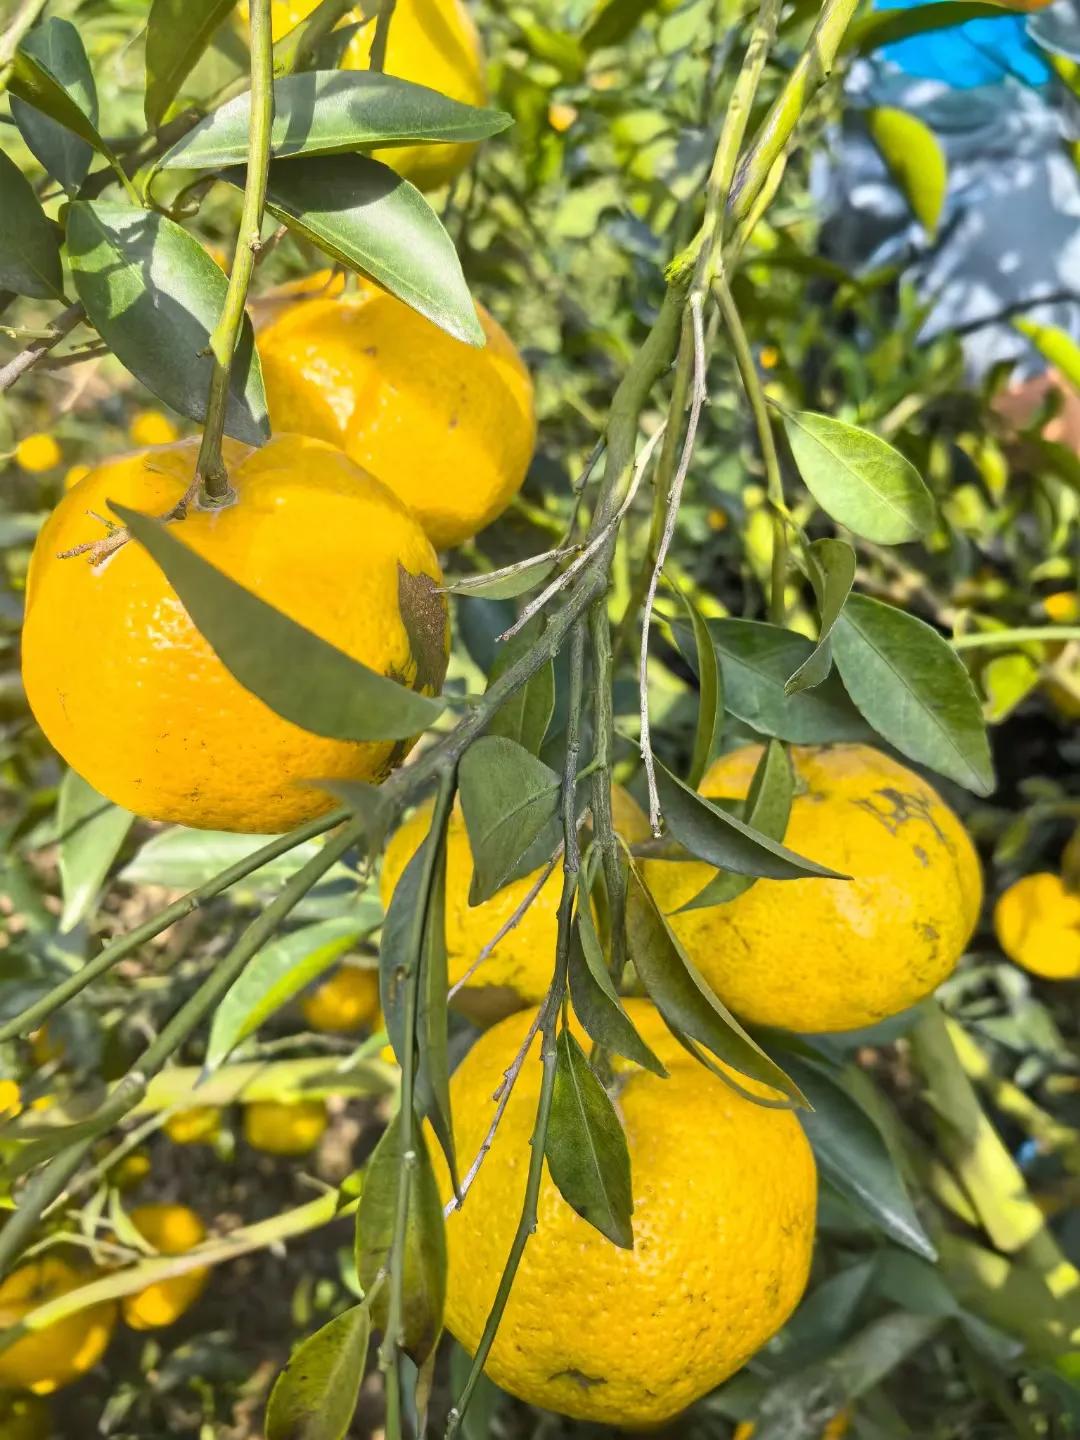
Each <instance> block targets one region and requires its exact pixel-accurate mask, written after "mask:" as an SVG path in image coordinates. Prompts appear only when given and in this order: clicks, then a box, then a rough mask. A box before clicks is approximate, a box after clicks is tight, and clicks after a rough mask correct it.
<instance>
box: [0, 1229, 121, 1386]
mask: <svg viewBox="0 0 1080 1440" xmlns="http://www.w3.org/2000/svg"><path fill="white" fill-rule="evenodd" d="M92 1279H93V1275H92V1274H91V1273H90V1272H88V1271H85V1270H78V1269H76V1268H75V1266H74V1265H69V1264H68V1262H67V1261H66V1260H61V1259H60V1258H59V1257H57V1256H54V1255H42V1256H41V1257H40V1258H39V1259H37V1260H32V1261H31V1262H30V1263H29V1264H28V1265H20V1266H19V1268H18V1269H17V1270H13V1271H12V1272H11V1274H10V1275H9V1276H8V1277H7V1279H6V1280H5V1281H4V1282H3V1283H2V1284H0V1331H2V1330H4V1329H6V1328H7V1327H8V1326H9V1325H15V1324H16V1323H17V1322H18V1321H20V1320H21V1319H22V1318H23V1317H24V1316H25V1315H27V1314H29V1312H30V1311H31V1310H36V1309H37V1308H38V1306H40V1305H44V1304H45V1303H46V1302H47V1301H49V1300H55V1299H56V1298H57V1297H58V1296H60V1295H66V1294H67V1293H68V1291H69V1290H77V1289H78V1288H79V1286H80V1285H84V1284H87V1283H88V1282H89V1281H90V1280H92ZM115 1324H116V1306H115V1305H114V1304H113V1303H112V1301H104V1302H103V1303H101V1304H99V1305H90V1306H88V1307H87V1308H86V1309H85V1310H78V1311H76V1312H75V1314H73V1315H68V1316H67V1317H66V1318H65V1319H63V1320H57V1321H56V1323H55V1324H53V1325H50V1326H48V1327H47V1329H44V1330H35V1331H32V1332H31V1333H30V1334H28V1335H24V1336H23V1338H22V1339H21V1340H16V1341H15V1343H14V1345H10V1346H9V1347H8V1348H7V1349H6V1350H4V1351H0V1386H3V1387H6V1388H8V1389H12V1390H30V1391H32V1392H33V1393H34V1394H35V1395H49V1394H51V1393H52V1391H54V1390H59V1389H60V1388H61V1386H63V1385H70V1384H71V1382H72V1381H73V1380H77V1379H78V1378H79V1376H80V1375H85V1374H86V1372H87V1371H88V1370H91V1369H93V1367H94V1366H95V1365H96V1364H97V1362H98V1361H99V1360H100V1359H101V1357H102V1355H103V1354H104V1353H105V1347H106V1346H107V1345H108V1343H109V1339H110V1337H111V1335H112V1332H113V1327H114V1326H115Z"/></svg>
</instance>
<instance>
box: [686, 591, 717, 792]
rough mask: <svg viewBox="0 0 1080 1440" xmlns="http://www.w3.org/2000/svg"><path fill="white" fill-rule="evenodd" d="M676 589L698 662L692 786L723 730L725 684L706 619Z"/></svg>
mask: <svg viewBox="0 0 1080 1440" xmlns="http://www.w3.org/2000/svg"><path fill="white" fill-rule="evenodd" d="M675 589H676V593H677V594H678V596H679V599H680V600H681V601H682V605H683V609H684V610H685V611H686V613H687V615H688V617H689V619H690V626H691V628H692V630H693V632H694V653H695V657H696V662H697V663H696V665H695V669H696V670H697V677H698V713H697V725H696V726H695V728H694V749H693V754H692V755H691V758H690V770H689V773H688V776H687V778H688V779H689V781H690V784H691V785H695V786H696V785H698V784H699V783H700V781H701V777H702V776H703V775H704V774H705V771H706V770H707V769H708V765H709V761H710V760H711V759H712V757H713V754H714V752H715V750H716V746H717V743H718V742H719V739H720V734H721V731H722V730H723V728H724V682H723V674H722V672H721V669H720V664H719V661H718V660H717V658H716V650H715V649H714V648H713V643H712V637H711V636H710V634H709V627H708V625H707V624H706V623H705V617H704V616H703V615H702V613H701V611H700V610H699V609H698V607H697V606H696V605H695V604H694V601H693V599H692V598H691V597H690V595H689V594H687V592H686V591H684V590H683V588H682V587H681V586H676V587H675Z"/></svg>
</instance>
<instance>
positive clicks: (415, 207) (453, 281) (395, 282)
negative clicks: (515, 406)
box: [222, 155, 484, 345]
mask: <svg viewBox="0 0 1080 1440" xmlns="http://www.w3.org/2000/svg"><path fill="white" fill-rule="evenodd" d="M222 173H223V176H224V178H225V179H226V180H228V181H229V182H230V183H231V184H233V185H236V186H237V187H240V188H242V187H243V184H244V174H245V171H244V170H243V169H242V168H239V169H229V170H225V171H223V172H222ZM266 207H267V209H268V210H269V211H270V213H271V214H272V215H273V216H274V217H275V219H277V220H280V221H282V223H283V224H286V225H288V226H289V228H290V229H291V230H295V231H296V233H297V234H298V235H302V236H303V237H304V239H306V240H310V241H311V242H312V244H313V245H317V246H318V247H319V249H320V250H322V251H323V252H324V254H326V255H329V256H330V258H331V259H332V260H335V261H337V263H338V264H340V265H345V266H347V267H348V269H350V270H358V271H359V272H360V273H361V274H362V275H370V276H371V278H372V279H373V280H377V281H378V283H379V284H380V285H382V286H383V287H384V288H385V289H387V290H389V291H390V293H391V294H392V295H396V296H397V297H398V299H399V300H404V302H405V303H406V305H411V306H412V308H413V309H414V310H416V311H419V313H420V314H421V315H425V316H426V317H427V318H428V319H429V320H431V321H432V322H433V323H434V324H435V325H438V326H439V327H440V329H442V330H445V331H446V332H447V334H449V335H453V336H454V337H455V338H456V339H458V340H464V341H466V342H467V343H468V344H470V345H483V344H484V332H483V330H482V329H481V327H480V321H479V320H478V319H477V316H476V306H475V305H474V304H473V300H472V296H471V295H470V294H469V287H468V286H467V285H466V283H465V277H464V275H463V274H462V273H461V262H460V261H459V260H458V257H457V251H456V250H455V249H454V244H453V241H452V240H451V239H450V237H449V235H447V233H446V231H445V230H444V229H443V227H442V222H441V221H440V220H439V217H438V216H437V215H436V214H435V211H434V210H432V208H431V206H430V205H429V204H428V203H427V201H426V200H425V199H424V197H423V195H421V194H420V191H419V190H417V189H416V187H415V186H414V185H410V184H409V182H408V181H407V180H402V178H401V177H400V175H396V174H395V173H394V171H393V170H391V169H390V168H389V167H388V166H386V165H382V164H380V163H379V161H378V160H372V159H369V157H368V156H366V155H322V156H316V157H315V158H314V159H311V160H306V161H305V162H304V164H303V165H290V164H289V163H288V161H287V160H275V161H273V162H272V163H271V166H270V186H269V191H268V194H267V201H266Z"/></svg>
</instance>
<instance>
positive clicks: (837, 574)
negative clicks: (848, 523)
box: [784, 539, 856, 695]
mask: <svg viewBox="0 0 1080 1440" xmlns="http://www.w3.org/2000/svg"><path fill="white" fill-rule="evenodd" d="M855 564H856V561H855V551H854V550H853V549H852V548H851V546H850V545H849V544H848V543H847V541H846V540H828V539H825V540H815V541H813V543H812V544H810V545H808V546H807V547H806V568H807V572H808V574H809V576H810V583H811V585H813V587H814V594H815V595H816V596H817V602H818V611H819V614H820V616H821V623H820V625H819V626H818V638H817V644H816V645H815V646H814V648H813V650H812V651H811V653H810V654H809V655H808V656H807V657H806V659H805V660H804V661H803V662H802V664H801V665H800V666H799V668H798V669H797V670H796V671H795V673H794V675H792V676H791V677H790V678H789V679H788V681H787V682H786V683H785V685H784V694H785V695H796V694H798V692H799V691H800V690H811V689H813V687H814V686H815V685H820V684H822V683H823V681H825V680H827V679H828V677H829V671H830V670H831V669H832V646H831V645H830V644H829V636H830V635H831V634H832V630H833V626H834V625H835V624H836V622H837V620H838V619H839V616H840V611H841V610H843V608H844V602H845V601H846V600H847V597H848V596H849V595H850V594H851V587H852V584H853V583H854V580H855Z"/></svg>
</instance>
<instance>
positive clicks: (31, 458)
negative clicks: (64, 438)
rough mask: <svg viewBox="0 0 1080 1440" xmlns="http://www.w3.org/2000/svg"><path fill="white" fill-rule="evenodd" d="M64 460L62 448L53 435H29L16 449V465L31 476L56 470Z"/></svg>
mask: <svg viewBox="0 0 1080 1440" xmlns="http://www.w3.org/2000/svg"><path fill="white" fill-rule="evenodd" d="M62 458H63V456H62V452H61V450H60V446H59V445H58V444H57V443H56V441H55V440H54V439H53V437H52V436H51V435H27V436H25V437H24V439H22V440H20V441H19V443H18V445H16V447H15V460H16V463H17V464H19V465H21V466H22V468H23V469H24V470H28V471H29V472H30V474H31V475H38V474H40V473H41V472H42V471H43V470H52V469H54V468H55V467H56V466H57V465H59V464H60V461H61V459H62Z"/></svg>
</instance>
